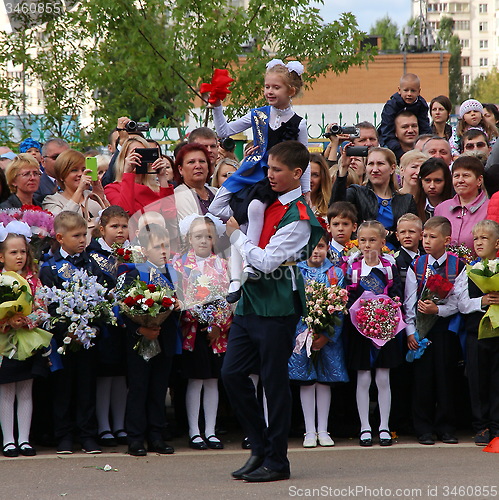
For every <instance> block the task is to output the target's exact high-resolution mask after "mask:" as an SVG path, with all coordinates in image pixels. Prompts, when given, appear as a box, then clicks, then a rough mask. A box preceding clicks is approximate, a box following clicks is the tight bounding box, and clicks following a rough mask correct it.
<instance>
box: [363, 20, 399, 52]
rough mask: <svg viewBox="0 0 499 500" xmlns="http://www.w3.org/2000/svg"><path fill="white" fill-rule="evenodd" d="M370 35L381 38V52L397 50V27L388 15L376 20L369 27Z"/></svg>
mask: <svg viewBox="0 0 499 500" xmlns="http://www.w3.org/2000/svg"><path fill="white" fill-rule="evenodd" d="M370 33H371V34H372V35H378V36H380V37H381V49H382V50H399V48H400V36H399V31H398V27H397V25H396V23H395V22H394V21H392V19H391V18H390V17H389V16H388V15H387V16H385V17H382V18H381V19H378V20H377V21H376V22H375V23H374V25H373V26H372V27H371V31H370Z"/></svg>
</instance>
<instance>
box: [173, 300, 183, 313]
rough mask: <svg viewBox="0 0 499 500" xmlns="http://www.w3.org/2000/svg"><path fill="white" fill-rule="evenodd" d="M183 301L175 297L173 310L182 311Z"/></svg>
mask: <svg viewBox="0 0 499 500" xmlns="http://www.w3.org/2000/svg"><path fill="white" fill-rule="evenodd" d="M182 306H183V304H182V302H180V300H178V299H175V302H174V303H173V310H174V311H181V310H182Z"/></svg>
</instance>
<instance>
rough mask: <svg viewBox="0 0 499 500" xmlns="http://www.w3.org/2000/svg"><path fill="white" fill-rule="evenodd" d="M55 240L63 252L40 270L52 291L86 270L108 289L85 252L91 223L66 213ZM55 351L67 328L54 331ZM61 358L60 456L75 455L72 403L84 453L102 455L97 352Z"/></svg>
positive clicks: (57, 392) (57, 222)
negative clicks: (97, 413)
mask: <svg viewBox="0 0 499 500" xmlns="http://www.w3.org/2000/svg"><path fill="white" fill-rule="evenodd" d="M54 231H55V233H56V235H55V237H56V239H57V241H58V243H59V244H60V249H59V250H56V251H55V252H54V255H53V256H52V257H50V258H49V260H47V261H46V262H45V263H44V264H43V266H42V267H41V269H40V281H41V282H42V283H43V284H44V285H46V286H49V287H53V286H56V287H57V288H63V284H64V282H65V281H68V280H69V279H71V276H72V274H73V272H74V271H75V269H83V270H85V271H86V272H87V274H88V276H97V281H98V282H99V283H100V284H101V285H104V286H107V283H106V278H105V276H104V274H103V273H102V271H101V269H100V267H99V265H98V264H97V262H95V261H94V259H92V257H90V256H89V255H88V254H87V252H86V251H85V247H86V244H87V222H86V221H85V219H84V218H83V217H82V216H81V215H79V214H78V213H76V212H69V211H63V212H61V213H60V214H59V215H57V217H56V218H55V219H54ZM55 308H56V306H55V304H53V305H50V304H49V313H54V312H55ZM52 333H53V334H54V339H53V340H54V341H55V343H56V344H57V345H54V344H52V349H53V350H54V349H55V350H56V349H57V348H58V347H61V346H62V345H63V339H64V337H66V335H67V330H66V328H65V327H62V328H61V327H60V326H55V327H54V328H53V329H52ZM60 357H61V362H62V370H57V371H54V372H53V373H52V374H51V378H52V387H53V391H54V392H53V405H54V434H55V437H56V439H57V441H58V445H57V453H59V454H68V453H72V452H73V419H72V417H71V408H72V402H76V427H77V430H78V434H79V439H80V442H81V445H82V448H83V450H84V451H85V452H86V453H100V452H101V450H100V448H99V445H98V444H97V442H96V438H97V418H96V415H95V390H96V376H97V375H96V374H97V350H96V348H95V347H91V348H90V349H79V350H77V351H72V350H71V349H67V351H66V354H64V356H60Z"/></svg>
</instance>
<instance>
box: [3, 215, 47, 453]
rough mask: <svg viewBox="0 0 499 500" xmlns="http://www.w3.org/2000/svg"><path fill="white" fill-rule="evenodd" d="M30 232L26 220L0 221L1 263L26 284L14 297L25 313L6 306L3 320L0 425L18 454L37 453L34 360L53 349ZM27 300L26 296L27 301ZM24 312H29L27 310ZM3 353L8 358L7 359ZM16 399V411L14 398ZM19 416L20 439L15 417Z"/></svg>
mask: <svg viewBox="0 0 499 500" xmlns="http://www.w3.org/2000/svg"><path fill="white" fill-rule="evenodd" d="M30 237H31V230H30V228H29V226H28V225H27V224H25V223H24V222H19V221H12V222H9V223H8V224H7V226H5V227H4V226H3V224H0V267H1V270H2V274H3V275H4V277H5V278H7V277H9V278H11V279H12V280H15V281H17V282H18V283H19V284H20V285H21V286H23V285H24V286H25V287H26V288H27V290H26V291H27V293H26V294H24V293H23V294H21V296H20V297H19V298H18V299H16V300H15V302H16V303H17V307H21V309H22V312H17V313H15V314H14V315H12V314H11V309H12V308H11V307H9V309H10V311H9V312H7V311H6V310H4V309H3V308H4V307H7V304H6V303H5V302H4V303H3V304H2V314H1V316H2V319H1V320H0V425H1V427H2V434H3V455H4V456H5V457H17V456H18V455H19V453H20V454H21V455H24V456H34V455H36V451H35V449H34V448H33V447H32V446H31V444H30V442H29V432H30V427H31V416H32V413H33V400H32V387H33V363H34V358H35V356H34V355H35V353H36V351H37V349H38V348H41V347H48V345H49V344H50V340H51V338H52V335H51V334H50V333H48V332H46V331H45V330H42V329H40V328H39V325H41V324H42V323H44V322H45V321H46V320H47V319H48V314H47V311H46V310H45V309H44V307H43V301H42V300H41V299H39V298H38V299H37V297H36V295H37V291H38V289H39V288H40V287H41V283H40V281H39V279H38V277H37V275H36V266H35V263H34V261H33V257H32V255H31V251H30V248H29V244H28V243H29V239H30ZM23 297H24V298H25V300H24V299H23ZM23 313H24V314H23ZM2 356H3V357H2ZM16 400H17V415H15V412H14V408H15V401H16ZM15 417H17V430H18V436H17V441H16V440H15V438H14V419H15Z"/></svg>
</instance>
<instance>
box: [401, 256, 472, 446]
mask: <svg viewBox="0 0 499 500" xmlns="http://www.w3.org/2000/svg"><path fill="white" fill-rule="evenodd" d="M435 273H437V274H440V275H441V276H442V277H444V278H446V279H448V280H449V281H450V282H451V283H453V284H454V288H453V289H452V291H451V292H450V294H449V296H448V297H447V298H446V299H445V301H444V303H443V304H439V305H438V313H437V316H438V318H437V321H436V323H435V325H434V326H433V327H432V329H431V330H430V331H429V333H428V335H427V338H428V339H429V340H430V341H431V344H430V345H429V346H428V347H427V348H426V350H425V352H424V354H423V355H422V357H421V358H420V359H417V360H415V361H414V384H413V409H412V413H413V424H414V430H415V432H416V435H417V436H419V437H420V436H423V435H425V434H432V433H433V432H436V433H437V435H438V436H442V435H444V434H452V433H453V432H454V430H455V420H456V415H455V401H454V385H455V379H456V376H457V363H458V360H459V359H460V355H461V346H460V344H459V339H458V336H457V335H456V333H454V332H453V331H450V329H449V328H450V326H449V323H450V320H451V317H452V316H454V315H455V314H456V313H457V312H458V300H459V297H460V295H461V294H462V292H463V289H464V287H466V286H467V283H466V280H467V276H466V272H465V271H464V264H463V263H462V262H461V261H460V260H459V259H458V258H457V257H456V256H454V255H452V254H450V253H448V252H445V253H444V254H443V255H442V256H441V257H440V258H439V259H438V260H436V259H435V258H434V257H433V256H431V255H423V256H421V257H419V258H417V259H415V260H414V262H413V263H412V265H411V267H410V268H409V269H408V271H407V277H406V285H405V309H406V324H407V327H406V333H407V335H408V336H409V335H413V334H414V333H415V332H416V313H417V302H418V300H419V298H420V296H421V293H422V291H423V289H424V283H425V281H426V276H429V275H430V274H435Z"/></svg>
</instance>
